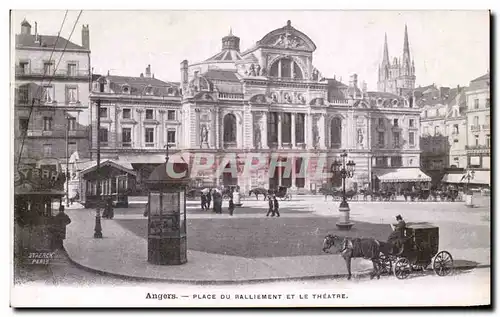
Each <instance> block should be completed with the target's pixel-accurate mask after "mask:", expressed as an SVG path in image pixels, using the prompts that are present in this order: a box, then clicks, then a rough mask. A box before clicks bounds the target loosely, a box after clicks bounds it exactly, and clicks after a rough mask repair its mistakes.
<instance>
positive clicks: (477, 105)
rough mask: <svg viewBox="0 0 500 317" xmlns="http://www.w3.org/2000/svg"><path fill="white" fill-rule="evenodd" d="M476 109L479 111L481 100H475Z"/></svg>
mask: <svg viewBox="0 0 500 317" xmlns="http://www.w3.org/2000/svg"><path fill="white" fill-rule="evenodd" d="M474 109H479V99H474Z"/></svg>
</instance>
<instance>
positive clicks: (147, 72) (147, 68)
mask: <svg viewBox="0 0 500 317" xmlns="http://www.w3.org/2000/svg"><path fill="white" fill-rule="evenodd" d="M146 77H147V78H151V65H149V64H148V67H146Z"/></svg>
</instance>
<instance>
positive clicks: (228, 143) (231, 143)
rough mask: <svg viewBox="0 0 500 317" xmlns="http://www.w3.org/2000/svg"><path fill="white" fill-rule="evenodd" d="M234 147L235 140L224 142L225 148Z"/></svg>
mask: <svg viewBox="0 0 500 317" xmlns="http://www.w3.org/2000/svg"><path fill="white" fill-rule="evenodd" d="M236 147H237V143H236V142H227V141H225V142H224V148H225V149H235V148H236Z"/></svg>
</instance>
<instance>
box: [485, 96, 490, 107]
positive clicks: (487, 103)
mask: <svg viewBox="0 0 500 317" xmlns="http://www.w3.org/2000/svg"><path fill="white" fill-rule="evenodd" d="M489 107H490V98H486V108H489Z"/></svg>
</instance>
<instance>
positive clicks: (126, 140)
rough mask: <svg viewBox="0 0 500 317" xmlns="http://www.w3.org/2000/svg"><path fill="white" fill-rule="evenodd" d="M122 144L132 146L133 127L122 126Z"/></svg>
mask: <svg viewBox="0 0 500 317" xmlns="http://www.w3.org/2000/svg"><path fill="white" fill-rule="evenodd" d="M122 146H123V147H131V146H132V129H131V128H122Z"/></svg>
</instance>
